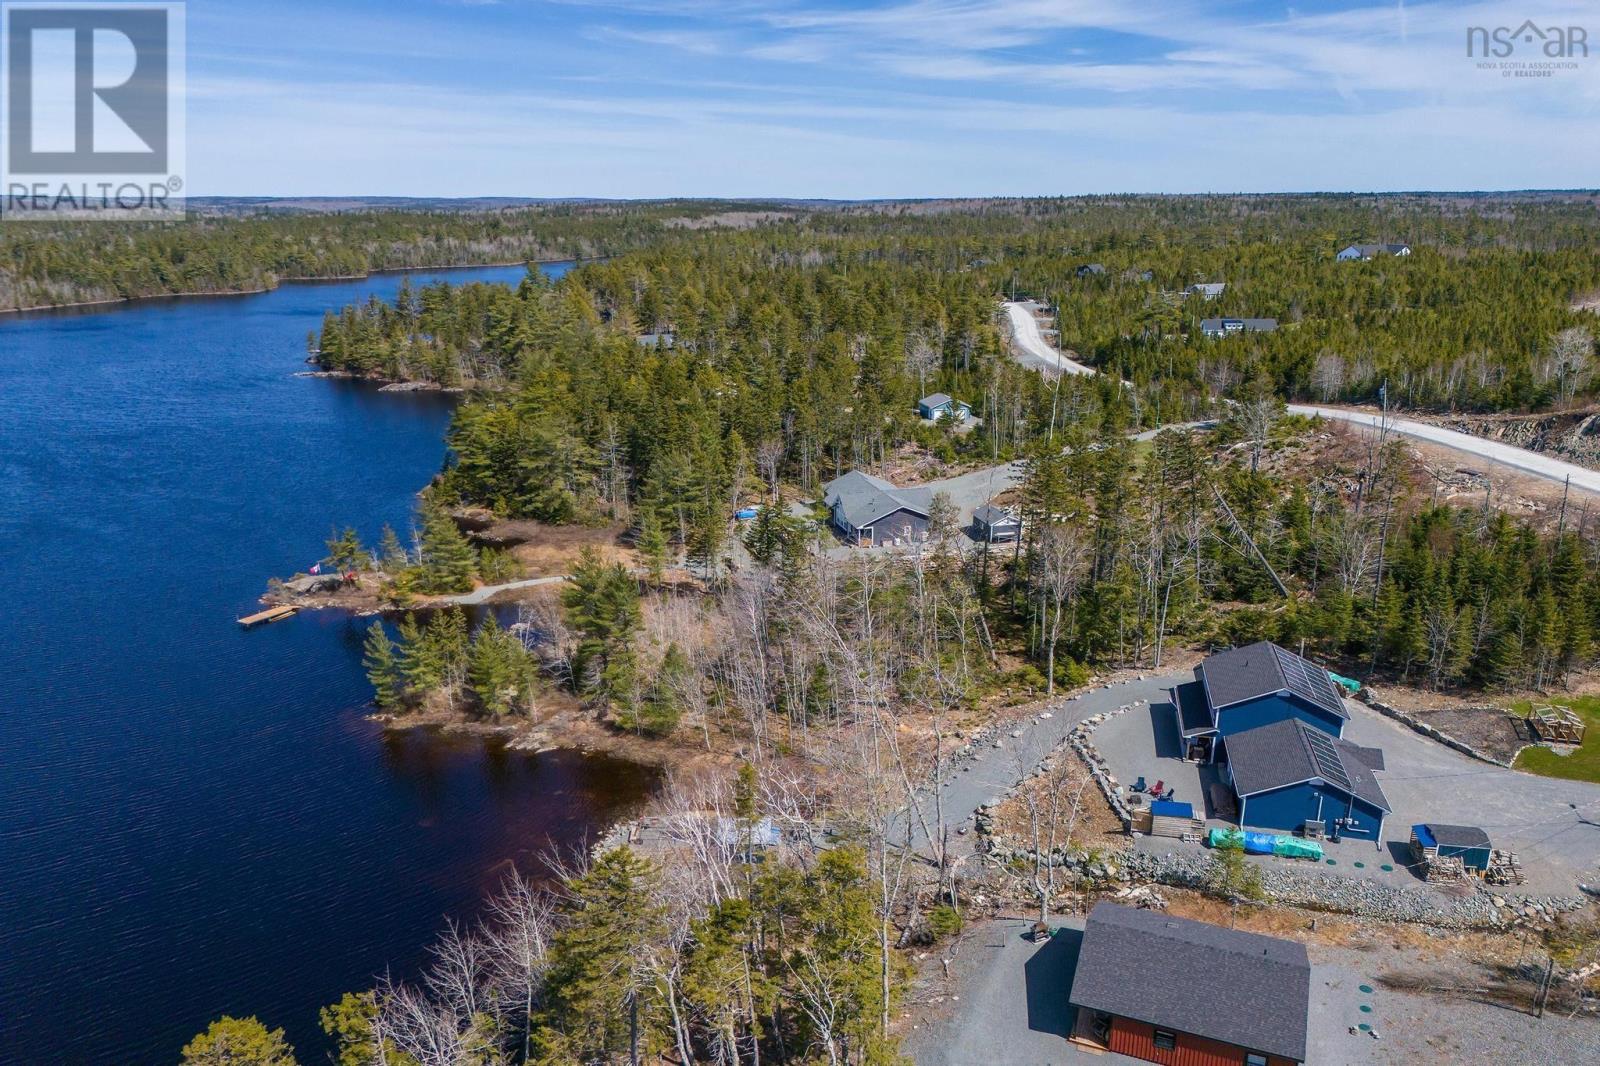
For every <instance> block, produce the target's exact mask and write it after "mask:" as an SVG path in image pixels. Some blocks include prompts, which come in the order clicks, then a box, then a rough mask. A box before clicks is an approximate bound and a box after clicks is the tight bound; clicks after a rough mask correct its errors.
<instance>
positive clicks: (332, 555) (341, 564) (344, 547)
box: [327, 526, 372, 573]
mask: <svg viewBox="0 0 1600 1066" xmlns="http://www.w3.org/2000/svg"><path fill="white" fill-rule="evenodd" d="M327 546H328V561H329V562H330V563H332V564H333V567H334V569H336V570H338V571H339V572H340V573H344V572H345V571H347V570H366V569H368V568H369V567H371V566H372V556H371V555H368V554H367V550H366V549H365V548H363V547H362V546H361V537H360V535H359V534H357V533H356V531H355V530H354V529H353V528H351V527H350V526H346V527H345V528H344V532H342V533H334V534H331V535H330V536H329V537H328V541H327Z"/></svg>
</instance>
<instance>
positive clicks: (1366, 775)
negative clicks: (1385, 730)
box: [1227, 718, 1394, 811]
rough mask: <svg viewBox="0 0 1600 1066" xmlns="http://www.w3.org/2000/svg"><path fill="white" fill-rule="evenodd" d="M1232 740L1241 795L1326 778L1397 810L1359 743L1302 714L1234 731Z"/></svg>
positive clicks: (1236, 784)
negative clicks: (1317, 725) (1307, 721)
mask: <svg viewBox="0 0 1600 1066" xmlns="http://www.w3.org/2000/svg"><path fill="white" fill-rule="evenodd" d="M1227 744H1228V768H1229V771H1230V772H1231V773H1232V774H1233V790H1234V791H1235V792H1237V793H1238V794H1239V795H1241V796H1247V797H1248V796H1254V795H1258V794H1260V793H1262V792H1271V791H1273V790H1274V789H1279V788H1286V787H1288V786H1290V785H1298V784H1300V783H1301V782H1304V781H1310V780H1313V779H1321V780H1323V781H1326V782H1327V783H1328V784H1330V785H1332V786H1333V787H1335V788H1337V789H1339V790H1340V791H1341V792H1344V793H1345V794H1347V795H1351V796H1354V797H1356V798H1357V799H1359V800H1362V801H1363V802H1365V803H1369V804H1371V805H1372V806H1374V807H1377V808H1379V809H1380V810H1383V811H1393V810H1394V808H1393V807H1391V806H1389V798H1388V797H1387V796H1385V795H1384V794H1383V789H1382V788H1381V787H1380V786H1379V784H1378V779H1377V778H1376V777H1374V776H1373V775H1372V768H1371V767H1370V766H1368V765H1367V763H1366V761H1365V760H1363V759H1362V758H1361V757H1360V755H1359V754H1358V753H1359V752H1360V751H1361V749H1360V748H1359V747H1357V745H1355V744H1351V743H1350V742H1349V741H1346V740H1339V739H1338V738H1337V737H1331V736H1329V735H1328V734H1326V733H1324V732H1323V731H1322V730H1320V729H1317V728H1315V727H1313V726H1309V725H1306V724H1305V723H1304V722H1302V721H1300V720H1299V719H1298V718H1289V719H1285V720H1284V721H1282V722H1273V723H1272V724H1271V725H1264V726H1259V727H1257V728H1255V729H1247V730H1245V731H1244V732H1243V733H1235V734H1234V735H1233V736H1231V737H1229V738H1228V741H1227Z"/></svg>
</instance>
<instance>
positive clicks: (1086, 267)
mask: <svg viewBox="0 0 1600 1066" xmlns="http://www.w3.org/2000/svg"><path fill="white" fill-rule="evenodd" d="M1105 272H1106V268H1105V266H1104V264H1101V263H1085V264H1083V266H1081V267H1079V268H1078V270H1077V274H1078V277H1080V278H1094V277H1099V276H1100V275H1101V274H1104V273H1105Z"/></svg>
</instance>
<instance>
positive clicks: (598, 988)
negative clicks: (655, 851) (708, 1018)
mask: <svg viewBox="0 0 1600 1066" xmlns="http://www.w3.org/2000/svg"><path fill="white" fill-rule="evenodd" d="M659 883H660V872H659V871H658V870H657V869H656V867H655V865H654V864H653V863H651V862H650V861H649V860H648V859H644V858H641V857H639V856H638V855H636V854H634V852H633V851H632V850H631V849H629V848H627V847H621V848H615V849H613V850H611V851H608V852H606V853H605V854H603V855H601V856H600V857H599V858H598V859H596V860H595V862H594V865H593V866H592V867H590V869H589V872H588V873H586V874H584V875H583V876H582V877H578V878H574V879H573V880H571V881H570V882H568V884H567V891H568V893H569V895H570V899H571V904H570V907H569V908H568V911H567V913H568V917H569V918H570V921H569V922H568V923H567V924H566V925H564V926H562V928H561V930H560V932H558V933H557V934H556V937H555V939H554V940H553V942H552V943H551V946H550V971H549V976H548V978H547V981H546V993H545V998H546V1002H545V1009H544V1010H543V1011H542V1012H541V1014H540V1017H539V1023H538V1026H537V1028H536V1030H535V1032H534V1044H535V1047H536V1049H537V1051H538V1052H539V1055H540V1061H550V1062H606V1061H614V1060H615V1059H617V1058H622V1057H624V1056H625V1054H626V1052H627V1051H628V1047H629V1043H630V1040H629V1037H630V1022H631V1020H632V1019H633V1018H634V1017H637V1020H638V1028H639V1034H640V1040H639V1043H640V1050H641V1051H642V1052H643V1053H644V1054H645V1055H647V1056H654V1055H655V1054H656V1052H658V1051H659V1050H661V1049H663V1048H664V1047H665V1046H666V1044H667V1042H668V1032H667V1023H666V1017H665V1008H664V1004H663V1003H662V1002H661V998H660V993H659V990H658V988H657V987H656V985H655V984H654V982H652V981H651V980H650V978H649V975H648V973H647V972H646V966H645V964H646V960H647V959H648V958H649V957H650V956H651V955H652V954H654V953H656V952H658V951H660V950H662V948H663V947H664V945H665V942H666V939H667V935H668V926H667V921H666V914H665V912H664V911H663V909H662V908H661V905H660V904H659V903H658V902H656V899H657V896H656V892H657V888H658V886H659ZM630 1007H631V1008H632V1009H630Z"/></svg>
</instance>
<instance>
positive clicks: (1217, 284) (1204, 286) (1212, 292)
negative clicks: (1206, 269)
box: [1183, 281, 1228, 300]
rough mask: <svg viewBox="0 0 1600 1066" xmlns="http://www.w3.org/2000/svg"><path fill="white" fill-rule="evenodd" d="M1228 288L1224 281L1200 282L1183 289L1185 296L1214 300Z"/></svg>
mask: <svg viewBox="0 0 1600 1066" xmlns="http://www.w3.org/2000/svg"><path fill="white" fill-rule="evenodd" d="M1227 287H1228V283H1227V282H1226V281H1202V282H1200V283H1198V284H1195V285H1190V286H1189V287H1188V288H1187V289H1184V290H1183V292H1184V295H1185V296H1199V297H1201V298H1202V299H1206V300H1215V299H1216V298H1217V297H1218V296H1221V295H1222V290H1223V289H1226V288H1227Z"/></svg>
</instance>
